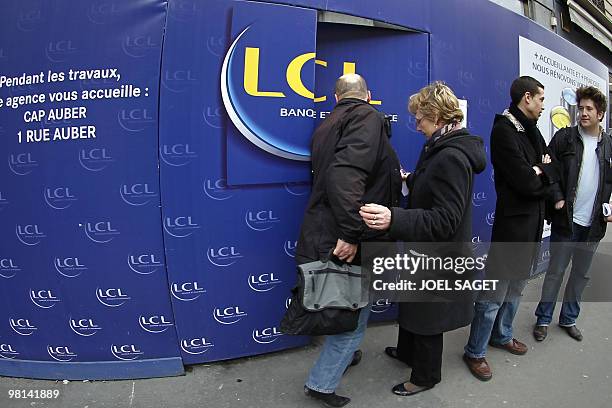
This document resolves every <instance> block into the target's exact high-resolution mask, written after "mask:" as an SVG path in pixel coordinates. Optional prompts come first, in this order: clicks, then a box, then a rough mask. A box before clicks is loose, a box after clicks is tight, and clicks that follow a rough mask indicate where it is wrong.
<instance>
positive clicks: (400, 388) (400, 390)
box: [391, 382, 433, 397]
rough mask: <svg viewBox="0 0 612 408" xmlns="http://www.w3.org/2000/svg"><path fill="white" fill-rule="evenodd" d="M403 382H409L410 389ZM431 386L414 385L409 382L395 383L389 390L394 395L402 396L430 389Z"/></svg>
mask: <svg viewBox="0 0 612 408" xmlns="http://www.w3.org/2000/svg"><path fill="white" fill-rule="evenodd" d="M404 384H410V385H411V387H410V389H406V387H404ZM432 388H433V387H425V386H423V385H414V384H412V383H411V382H408V383H401V384H397V385H396V386H395V387H393V388H391V391H392V392H393V393H394V394H395V395H400V396H402V397H408V396H410V395H414V394H418V393H419V392H423V391H427V390H430V389H432Z"/></svg>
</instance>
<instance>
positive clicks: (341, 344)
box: [306, 305, 370, 394]
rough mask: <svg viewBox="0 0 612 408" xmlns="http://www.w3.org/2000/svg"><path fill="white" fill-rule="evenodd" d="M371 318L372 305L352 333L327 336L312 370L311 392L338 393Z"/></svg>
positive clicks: (310, 377)
mask: <svg viewBox="0 0 612 408" xmlns="http://www.w3.org/2000/svg"><path fill="white" fill-rule="evenodd" d="M368 317H370V305H367V306H366V307H364V308H363V309H361V312H360V313H359V323H358V324H357V328H356V329H355V330H354V331H352V332H346V333H341V334H334V335H332V336H326V338H325V343H324V344H323V348H322V349H321V354H319V358H318V359H317V361H316V362H315V365H314V367H312V369H311V370H310V374H309V376H308V381H307V382H306V386H307V387H308V388H310V389H311V390H315V391H319V392H323V393H326V394H331V393H333V392H335V391H336V388H337V387H338V384H340V380H341V379H342V374H343V373H344V370H345V369H346V367H348V365H349V364H350V362H351V361H352V360H353V354H354V353H355V351H356V350H357V349H358V348H359V345H360V344H361V340H363V336H364V334H365V329H366V326H367V325H368Z"/></svg>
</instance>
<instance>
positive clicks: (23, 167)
mask: <svg viewBox="0 0 612 408" xmlns="http://www.w3.org/2000/svg"><path fill="white" fill-rule="evenodd" d="M8 161H9V168H10V170H11V171H12V172H13V173H14V174H16V175H18V176H26V175H28V174H30V173H32V172H33V171H34V169H35V168H36V167H38V162H37V161H36V160H34V159H33V158H32V154H31V153H17V154H11V155H9V159H8Z"/></svg>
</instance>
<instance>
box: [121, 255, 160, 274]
mask: <svg viewBox="0 0 612 408" xmlns="http://www.w3.org/2000/svg"><path fill="white" fill-rule="evenodd" d="M128 266H129V267H130V269H131V270H133V271H134V272H136V273H137V274H139V275H150V274H152V273H154V272H156V271H157V270H158V269H159V268H161V267H162V266H164V263H163V262H162V261H161V259H158V258H157V257H156V256H155V254H150V253H146V254H139V255H128Z"/></svg>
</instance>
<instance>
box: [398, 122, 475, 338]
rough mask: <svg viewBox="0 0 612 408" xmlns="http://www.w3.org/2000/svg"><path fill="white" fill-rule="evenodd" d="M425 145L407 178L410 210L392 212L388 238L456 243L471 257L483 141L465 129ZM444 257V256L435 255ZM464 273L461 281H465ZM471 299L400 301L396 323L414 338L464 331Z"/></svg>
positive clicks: (467, 295) (467, 294) (466, 296)
mask: <svg viewBox="0 0 612 408" xmlns="http://www.w3.org/2000/svg"><path fill="white" fill-rule="evenodd" d="M432 140H435V141H434V142H433V143H431V141H430V142H428V143H427V144H426V145H425V147H424V148H423V151H422V152H421V156H420V158H419V161H418V163H417V166H416V169H415V170H414V172H413V173H412V174H411V175H410V177H409V179H408V186H409V188H410V196H409V202H408V208H407V209H402V208H393V209H392V215H391V226H390V229H389V234H390V236H391V237H393V238H395V239H398V240H402V241H406V242H408V241H410V242H440V243H456V245H453V246H451V247H454V250H452V251H451V252H452V253H450V254H448V255H456V254H457V251H456V250H457V248H459V252H462V253H463V254H464V255H467V256H471V253H472V247H471V240H472V200H471V198H472V190H473V184H474V174H478V173H481V172H482V171H483V170H484V169H485V167H486V155H485V150H484V145H483V141H482V139H480V138H479V137H477V136H473V135H470V134H469V132H468V131H467V130H466V129H460V130H456V131H453V132H450V133H448V134H446V135H444V136H441V137H440V138H439V139H437V140H436V139H435V135H434V139H432ZM437 255H438V256H443V255H444V254H437ZM467 275H468V274H467V273H466V274H465V275H464V277H463V278H464V279H469V277H468V276H467ZM473 301H474V295H473V293H471V292H462V294H461V295H459V298H455V300H454V301H452V302H403V303H400V304H399V324H400V326H401V327H402V328H403V329H405V330H408V331H410V332H413V333H417V334H422V335H432V334H438V333H443V332H446V331H450V330H453V329H456V328H458V327H463V326H467V325H468V324H470V322H471V321H472V317H473V310H474V307H473Z"/></svg>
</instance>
